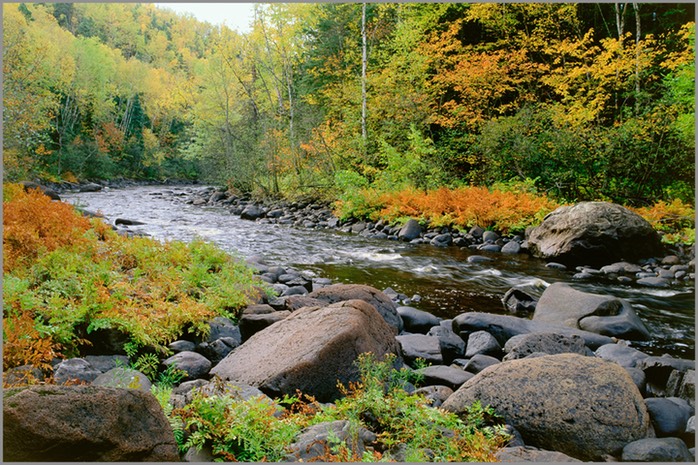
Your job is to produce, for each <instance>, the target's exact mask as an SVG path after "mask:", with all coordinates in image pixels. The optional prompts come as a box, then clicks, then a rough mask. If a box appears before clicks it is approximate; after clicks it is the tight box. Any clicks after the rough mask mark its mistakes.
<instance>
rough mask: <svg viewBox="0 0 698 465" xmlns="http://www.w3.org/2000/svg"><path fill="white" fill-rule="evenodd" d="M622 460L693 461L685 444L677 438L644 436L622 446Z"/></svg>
mask: <svg viewBox="0 0 698 465" xmlns="http://www.w3.org/2000/svg"><path fill="white" fill-rule="evenodd" d="M622 460H623V462H693V461H694V459H693V456H692V455H691V453H690V452H689V450H688V447H686V444H685V443H684V442H683V441H682V440H681V439H679V438H646V439H640V440H638V441H633V442H631V443H630V444H628V445H626V446H625V447H624V448H623V455H622Z"/></svg>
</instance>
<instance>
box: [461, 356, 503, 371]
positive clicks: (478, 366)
mask: <svg viewBox="0 0 698 465" xmlns="http://www.w3.org/2000/svg"><path fill="white" fill-rule="evenodd" d="M498 363H501V362H500V361H499V360H498V359H496V358H494V357H490V356H489V355H482V354H477V355H475V356H473V358H471V359H470V360H468V361H467V363H466V364H465V365H464V366H463V369H464V370H466V371H469V372H471V373H474V374H477V373H480V372H481V371H482V370H484V369H485V368H487V367H489V366H492V365H496V364H498Z"/></svg>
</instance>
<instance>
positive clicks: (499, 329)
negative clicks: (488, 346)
mask: <svg viewBox="0 0 698 465" xmlns="http://www.w3.org/2000/svg"><path fill="white" fill-rule="evenodd" d="M453 331H454V332H455V333H456V334H461V333H471V332H475V331H487V332H488V333H490V334H491V335H493V336H494V337H495V338H496V339H497V342H499V344H500V345H504V344H505V343H506V341H507V340H509V338H511V337H512V336H516V335H517V334H527V333H555V334H562V335H565V336H572V335H577V336H580V337H582V338H583V339H584V343H585V344H586V346H587V347H589V348H591V349H596V348H597V347H600V346H602V345H604V344H610V343H611V342H613V340H612V339H611V338H610V337H607V336H602V335H600V334H596V333H590V332H588V331H582V330H578V329H572V328H569V327H566V326H557V325H551V324H548V323H542V322H538V321H531V320H526V319H524V318H517V317H513V316H507V315H493V314H489V313H481V312H468V313H463V314H461V315H458V316H457V317H455V318H454V319H453Z"/></svg>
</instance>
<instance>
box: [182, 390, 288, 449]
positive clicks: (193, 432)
mask: <svg viewBox="0 0 698 465" xmlns="http://www.w3.org/2000/svg"><path fill="white" fill-rule="evenodd" d="M277 407H278V405H277V404H276V402H269V401H268V400H265V399H264V398H262V397H258V398H251V399H248V400H241V399H239V398H238V397H236V396H235V395H214V396H207V395H204V394H201V393H197V394H195V395H194V399H193V400H192V402H191V403H190V404H188V405H187V406H185V407H184V408H182V409H177V410H175V411H174V412H173V415H175V416H177V417H178V418H181V420H182V422H183V425H184V429H185V431H187V432H188V433H189V434H188V437H187V439H186V441H185V442H184V443H180V449H181V450H182V451H186V450H188V449H189V448H190V447H196V448H198V449H201V448H202V447H203V446H204V445H206V444H208V445H210V446H212V450H213V453H214V455H216V456H217V457H219V458H222V459H224V460H226V461H240V462H261V461H267V462H276V461H281V460H283V458H284V456H285V454H286V449H285V448H286V447H287V446H288V445H289V444H290V443H291V442H292V440H293V438H294V437H295V436H296V435H297V434H298V433H299V432H300V429H301V428H300V426H299V425H298V424H297V423H296V422H294V421H293V420H292V419H289V418H286V419H284V418H281V419H279V418H277V417H275V416H274V413H275V412H276V410H277Z"/></svg>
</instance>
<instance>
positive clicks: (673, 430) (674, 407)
mask: <svg viewBox="0 0 698 465" xmlns="http://www.w3.org/2000/svg"><path fill="white" fill-rule="evenodd" d="M645 404H646V405H647V411H648V412H649V414H650V420H651V421H652V426H653V427H654V432H655V434H656V435H657V437H658V438H664V437H669V436H679V435H681V434H683V433H684V432H685V431H686V424H687V422H688V419H689V418H691V415H693V408H692V407H691V406H690V405H689V404H688V402H686V401H685V400H683V399H679V398H678V397H653V398H650V399H645Z"/></svg>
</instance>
